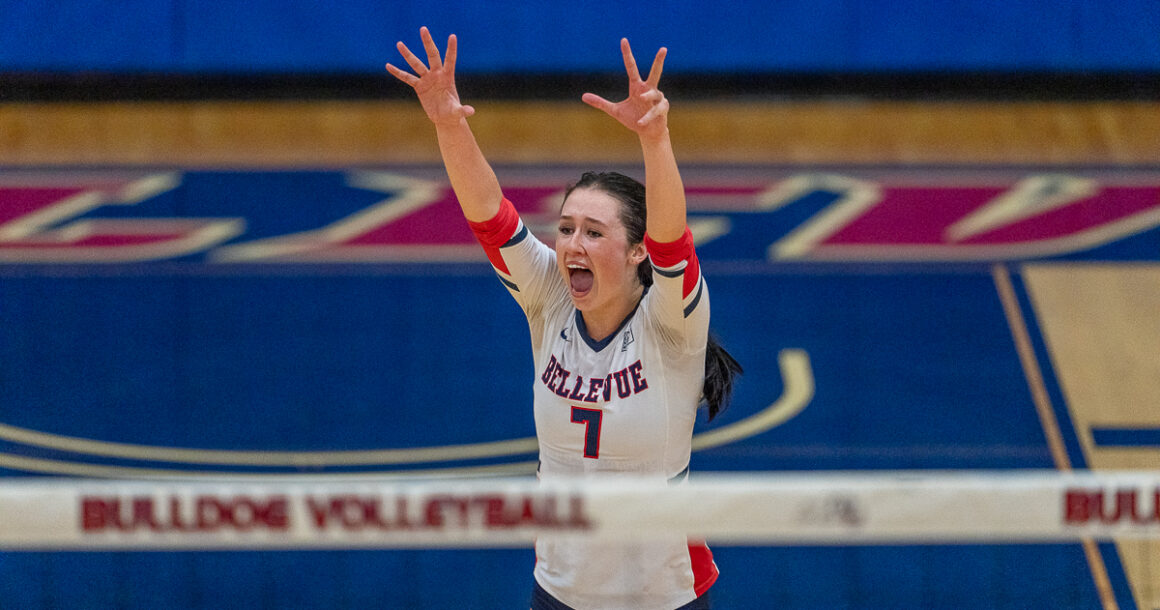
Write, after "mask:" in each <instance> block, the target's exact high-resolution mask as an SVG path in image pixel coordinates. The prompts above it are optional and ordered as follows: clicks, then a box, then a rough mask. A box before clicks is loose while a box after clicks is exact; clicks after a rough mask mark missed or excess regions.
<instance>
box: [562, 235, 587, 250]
mask: <svg viewBox="0 0 1160 610" xmlns="http://www.w3.org/2000/svg"><path fill="white" fill-rule="evenodd" d="M561 239H563V240H564V243H563V245H564V248H565V249H567V250H569V251H572V252H581V251H583V250H584V245H583V243H582V242H581V241H580V232H579V231H572V234H571V235H564V236H562V237H561Z"/></svg>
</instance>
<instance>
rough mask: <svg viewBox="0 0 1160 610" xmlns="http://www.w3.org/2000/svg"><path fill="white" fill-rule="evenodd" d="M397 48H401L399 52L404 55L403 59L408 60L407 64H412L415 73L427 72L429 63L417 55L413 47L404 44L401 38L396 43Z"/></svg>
mask: <svg viewBox="0 0 1160 610" xmlns="http://www.w3.org/2000/svg"><path fill="white" fill-rule="evenodd" d="M395 48H396V49H398V50H399V54H400V55H402V56H403V59H404V60H406V61H407V65H408V66H411V69H412V70H414V71H415V74H418V75H419V76H423V75H424V74H426V73H427V65H426V64H424V63H423V61H422V60H421V59H419V58H418V57H415V54H414V53H412V52H411V49H408V48H407V45H405V44H403V41H401V40H400V41H399V42H398V44H396V45H395Z"/></svg>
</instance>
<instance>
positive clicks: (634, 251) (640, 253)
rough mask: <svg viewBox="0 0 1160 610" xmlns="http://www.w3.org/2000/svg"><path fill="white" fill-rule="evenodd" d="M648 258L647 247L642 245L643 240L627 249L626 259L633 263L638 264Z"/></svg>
mask: <svg viewBox="0 0 1160 610" xmlns="http://www.w3.org/2000/svg"><path fill="white" fill-rule="evenodd" d="M646 258H648V249H647V248H645V247H644V242H643V241H642V242H640V243H639V244H637V245H635V246H633V247H631V248H629V249H628V260H629V262H631V263H632V264H634V265H639V264H641V263H642V262H644V259H646Z"/></svg>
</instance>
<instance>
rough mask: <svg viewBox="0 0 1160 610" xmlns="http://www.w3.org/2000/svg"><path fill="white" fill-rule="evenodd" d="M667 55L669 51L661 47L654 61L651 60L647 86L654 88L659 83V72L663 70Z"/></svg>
mask: <svg viewBox="0 0 1160 610" xmlns="http://www.w3.org/2000/svg"><path fill="white" fill-rule="evenodd" d="M668 54H669V50H668V49H666V48H665V47H661V50H659V51H657V56H656V59H653V65H652V69H651V70H649V72H648V84H650V85H652V86H653V87H656V86H657V84H658V83H660V82H661V72H663V71H664V69H665V56H666V55H668Z"/></svg>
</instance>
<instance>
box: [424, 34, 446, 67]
mask: <svg viewBox="0 0 1160 610" xmlns="http://www.w3.org/2000/svg"><path fill="white" fill-rule="evenodd" d="M419 37H420V38H422V39H423V48H424V49H426V50H427V65H429V66H431V69H432V70H438V69H439V68H440V67H442V66H443V60H442V59H441V58H440V57H439V47H437V46H435V39H434V38H431V32H430V30H428V29H427V28H426V26H424V27H421V28H419Z"/></svg>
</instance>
